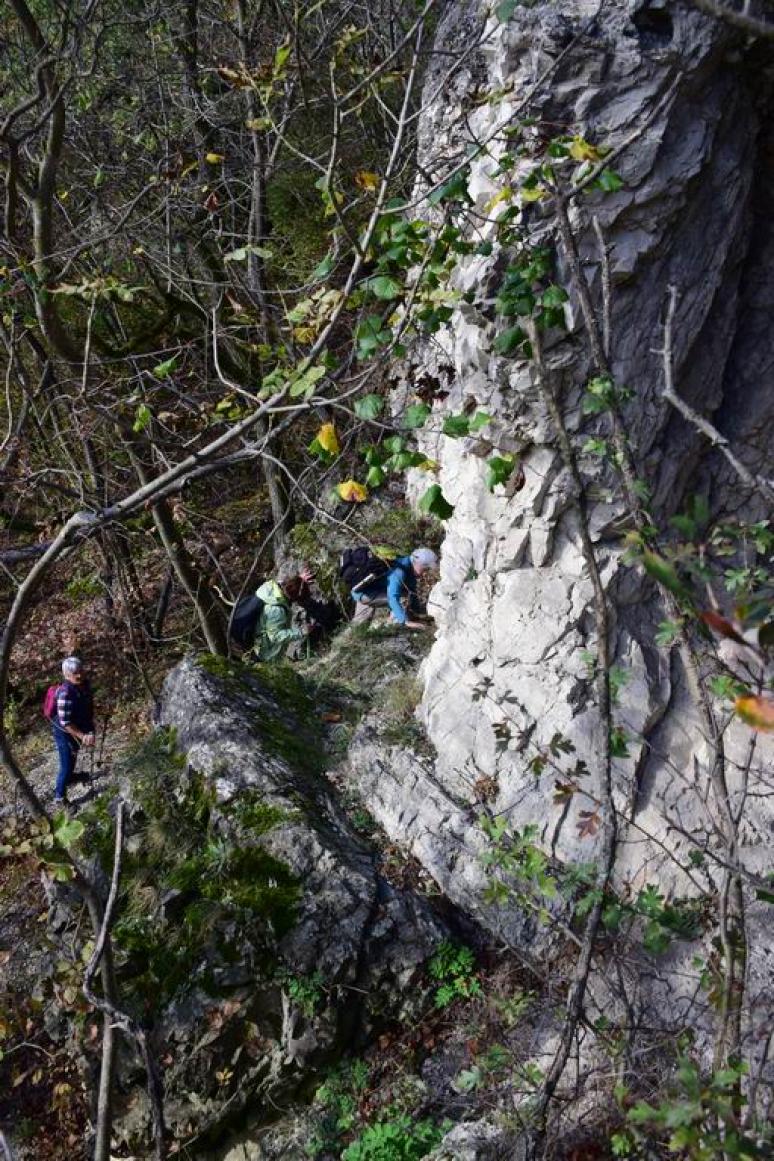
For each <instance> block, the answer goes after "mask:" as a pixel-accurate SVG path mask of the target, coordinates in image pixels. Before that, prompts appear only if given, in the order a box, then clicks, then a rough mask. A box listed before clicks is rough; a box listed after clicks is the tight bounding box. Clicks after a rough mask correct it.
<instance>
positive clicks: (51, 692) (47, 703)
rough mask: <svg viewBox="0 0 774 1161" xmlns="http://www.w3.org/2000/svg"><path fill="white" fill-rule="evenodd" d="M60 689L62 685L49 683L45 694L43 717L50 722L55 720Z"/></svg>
mask: <svg viewBox="0 0 774 1161" xmlns="http://www.w3.org/2000/svg"><path fill="white" fill-rule="evenodd" d="M60 689H61V685H49V687H48V689H47V690H46V692H45V694H44V696H43V705H42V707H41V708H42V710H43V717H44V718H46V719H47V720H48V721H49V722H53V720H54V718H55V717H56V699H57V696H58V694H59V690H60Z"/></svg>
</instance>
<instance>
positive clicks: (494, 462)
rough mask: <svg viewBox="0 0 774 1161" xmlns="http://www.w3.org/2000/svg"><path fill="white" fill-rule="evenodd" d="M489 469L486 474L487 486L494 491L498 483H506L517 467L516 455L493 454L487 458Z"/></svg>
mask: <svg viewBox="0 0 774 1161" xmlns="http://www.w3.org/2000/svg"><path fill="white" fill-rule="evenodd" d="M486 462H487V467H488V468H489V471H488V472H487V475H486V486H487V488H488V489H489V491H490V492H493V491H494V490H495V488H496V487H497V485H498V484H504V483H505V482H506V480H507V479H508V477H509V476H510V474H511V472H512V471H513V469H514V468H515V467H516V457H515V456H512V455H505V456H492V458H491V459H490V460H487V461H486Z"/></svg>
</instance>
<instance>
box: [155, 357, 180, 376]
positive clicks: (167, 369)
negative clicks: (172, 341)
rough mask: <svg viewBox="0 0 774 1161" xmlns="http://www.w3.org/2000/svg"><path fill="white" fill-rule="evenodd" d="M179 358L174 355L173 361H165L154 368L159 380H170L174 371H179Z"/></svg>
mask: <svg viewBox="0 0 774 1161" xmlns="http://www.w3.org/2000/svg"><path fill="white" fill-rule="evenodd" d="M177 360H178V356H177V355H173V356H172V358H171V359H165V360H164V362H163V363H157V364H156V366H155V367H154V368H153V372H152V373H153V374H154V375H155V376H156V378H157V379H168V378H169V376H170V375H171V374H172V372H173V371H174V370H176V369H177Z"/></svg>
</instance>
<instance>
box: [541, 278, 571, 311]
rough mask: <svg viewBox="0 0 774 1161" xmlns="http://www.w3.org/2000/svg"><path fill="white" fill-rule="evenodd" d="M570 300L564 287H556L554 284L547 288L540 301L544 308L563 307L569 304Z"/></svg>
mask: <svg viewBox="0 0 774 1161" xmlns="http://www.w3.org/2000/svg"><path fill="white" fill-rule="evenodd" d="M568 298H569V295H568V294H567V291H566V290H565V289H564V287H562V286H556V285H555V284H553V283H552V284H551V286H547V287H546V289H545V290H544V291H543V293H542V294H541V296H540V301H541V303H542V305H543V306H562V304H563V303H565V302H567V299H568Z"/></svg>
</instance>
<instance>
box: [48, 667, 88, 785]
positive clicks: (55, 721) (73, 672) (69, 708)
mask: <svg viewBox="0 0 774 1161" xmlns="http://www.w3.org/2000/svg"><path fill="white" fill-rule="evenodd" d="M62 677H63V678H64V681H63V682H62V684H61V685H60V686H59V688H58V689H57V691H56V710H55V712H54V714H53V716H52V719H51V726H52V730H53V734H54V742H55V743H56V749H57V753H58V755H59V773H58V774H57V779H56V790H55V791H54V802H56V803H57V804H59V805H62V804H63V803H64V802H66V798H65V793H66V791H67V784H68V782H72V781H73V778H74V775H75V763H76V762H77V760H78V753H79V751H80V748H81V746H93V745H94V702H93V699H92V695H91V686H90V685H89V682H88V679H87V677H86V674H85V672H84V669H83V664H82V662H81V660H80V658H79V657H66V658H65V659H64V661H63V662H62Z"/></svg>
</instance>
